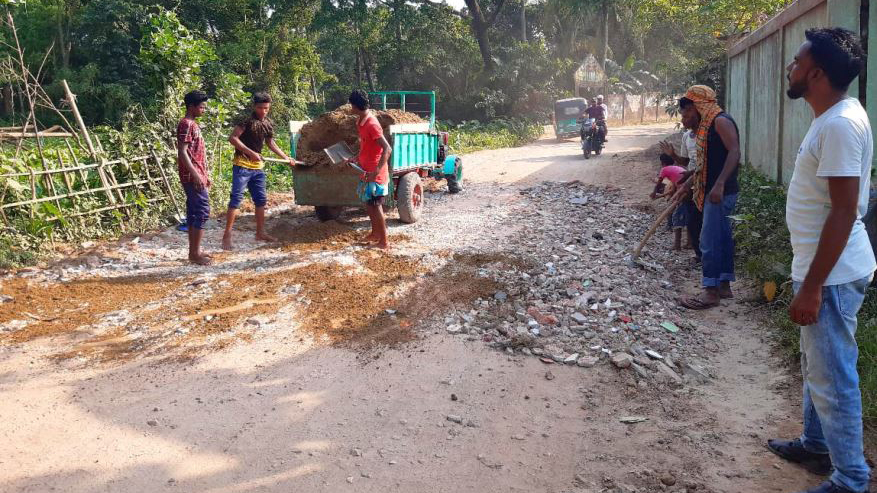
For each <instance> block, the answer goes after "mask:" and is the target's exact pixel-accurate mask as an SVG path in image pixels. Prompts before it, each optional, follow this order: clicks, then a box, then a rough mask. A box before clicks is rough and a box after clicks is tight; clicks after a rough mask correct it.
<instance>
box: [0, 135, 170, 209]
mask: <svg viewBox="0 0 877 493" xmlns="http://www.w3.org/2000/svg"><path fill="white" fill-rule="evenodd" d="M69 151H70V153H69V161H70V162H67V161H65V160H64V157H63V155H62V152H61V150H60V149H56V150H55V154H56V155H55V157H56V158H57V163H58V165H57V166H58V167H57V168H50V167H49V166H48V164H47V162H46V161H45V159H44V160H43V168H42V169H29V170H27V171H21V172H14V173H2V174H0V184H2V186H3V191H2V194H0V221H3V222H4V223H6V225H7V226H8V225H9V222H10V219H9V218H10V216H13V215H15V212H18V214H21V213H25V212H26V213H27V214H29V215H30V217H31V218H33V217H34V215H35V211H36V210H37V206H38V205H39V204H42V203H46V202H49V203H54V204H55V207H56V209H57V210H58V212H57V215H56V216H51V217H47V218H46V220H47V221H59V220H62V219H66V218H82V217H84V216H89V215H96V214H100V213H103V212H108V211H113V210H125V209H129V208H131V207H135V206H139V205H142V204H144V203H146V204H153V203H157V202H166V201H168V199H170V201H171V203H173V205H174V208H175V209H176V211H177V213H180V212H181V210H180V205H179V203H178V201H177V197H176V195H175V193H174V190H173V189H172V187H171V181H170V180H169V179H168V176H167V175H168V173H167V171H166V170H165V162H163V160H162V158H161V157H159V155H158V153H156V152H152V153H150V154H149V155H144V156H136V157H132V158H127V159H125V158H121V159H114V160H106V159H105V158H99V159H100V160H99V162H97V163H89V164H80V163H79V161H78V159H77V158H76V154H75V153H74V152H73V149H72V148H69ZM71 162H72V163H71ZM59 178H60V180H61V182H63V184H61V183H59V182H58V181H57V180H58V179H59ZM10 180H14V181H17V182H18V184H19V185H21V186H23V187H24V189H25V190H27V195H29V197H27V198H21V197H20V196H19V197H18V198H17V199H16V200H9V181H10ZM129 192H131V194H130V195H131V196H133V197H134V198H133V199H131V198H130V196H129ZM87 198H96V199H98V200H83V199H87ZM63 201H69V202H70V204H71V205H72V206H73V207H72V208H65V207H63V206H62V202H63Z"/></svg>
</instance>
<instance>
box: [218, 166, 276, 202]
mask: <svg viewBox="0 0 877 493" xmlns="http://www.w3.org/2000/svg"><path fill="white" fill-rule="evenodd" d="M265 187H266V180H265V170H261V169H248V168H242V167H240V166H234V167H232V170H231V198H230V199H229V201H228V208H229V209H237V208H238V207H240V206H241V201H242V200H244V189H249V190H250V198H251V199H253V205H255V206H256V207H265V204H267V203H268V192H266V191H265Z"/></svg>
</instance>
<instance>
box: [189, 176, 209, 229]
mask: <svg viewBox="0 0 877 493" xmlns="http://www.w3.org/2000/svg"><path fill="white" fill-rule="evenodd" d="M183 190H185V192H186V226H187V227H189V228H193V229H204V224H205V223H207V220H208V219H210V195H209V190H208V189H207V187H204V188H202V189H201V190H198V189H196V188H195V185H193V184H191V183H183Z"/></svg>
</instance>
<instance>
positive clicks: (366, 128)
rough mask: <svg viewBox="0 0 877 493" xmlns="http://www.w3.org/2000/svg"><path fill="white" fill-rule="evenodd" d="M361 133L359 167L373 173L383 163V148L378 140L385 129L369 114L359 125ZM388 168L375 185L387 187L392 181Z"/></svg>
mask: <svg viewBox="0 0 877 493" xmlns="http://www.w3.org/2000/svg"><path fill="white" fill-rule="evenodd" d="M356 127H357V130H358V131H359V158H358V161H359V167H360V168H362V169H364V170H365V171H367V172H369V173H373V172H374V171H375V170H377V169H378V163H380V162H381V154H382V153H383V150H384V149H383V147H381V144H380V143H379V142H378V139H380V138H381V137H383V135H384V129H383V128H381V124H380V123H378V119H377V118H375V116H374V115H372V114H371V113H369V115H368V116H366V117H365V119H364V120H363V121H362V122H359V123H358V124H357V126H356ZM388 167H389V165H388V166H384V167H383V169H381V171H380V172H379V173H378V176H377V177H376V178H375V179H374V182H375V183H378V184H380V185H386V184H387V182H389V181H390V171H389V170H388V169H387V168H388Z"/></svg>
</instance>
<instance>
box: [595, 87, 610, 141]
mask: <svg viewBox="0 0 877 493" xmlns="http://www.w3.org/2000/svg"><path fill="white" fill-rule="evenodd" d="M597 106H602V107H603V116H604V117H605V118H606V120H608V119H609V107H608V106H606V104H605V103H603V95H602V94H600V95H598V96H597ZM608 134H609V125H607V124H606V122H605V121H604V122H603V142H608V141H609V139H607V138H606V136H607V135H608Z"/></svg>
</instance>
